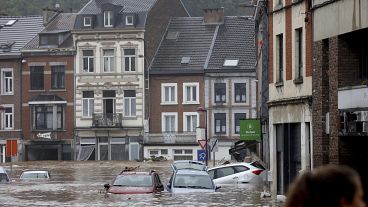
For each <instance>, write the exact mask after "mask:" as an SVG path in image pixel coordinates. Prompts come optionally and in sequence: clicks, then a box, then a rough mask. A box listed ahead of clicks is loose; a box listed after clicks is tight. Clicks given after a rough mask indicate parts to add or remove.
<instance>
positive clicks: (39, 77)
mask: <svg viewBox="0 0 368 207" xmlns="http://www.w3.org/2000/svg"><path fill="white" fill-rule="evenodd" d="M32 69H35V70H36V69H41V70H42V72H41V71H37V72H33V73H32ZM29 70H30V81H29V82H30V90H35V91H36V90H44V89H45V82H44V76H45V66H29ZM32 74H33V75H32ZM33 80H39V81H33ZM34 83H39V84H37V85H36V86H40V87H39V88H37V87H36V86H34ZM41 85H42V86H41ZM35 87H36V88H35Z"/></svg>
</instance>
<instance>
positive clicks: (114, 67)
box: [102, 48, 116, 73]
mask: <svg viewBox="0 0 368 207" xmlns="http://www.w3.org/2000/svg"><path fill="white" fill-rule="evenodd" d="M106 50H112V51H113V52H114V54H113V55H112V56H110V55H106V56H105V54H104V52H105V51H106ZM105 58H108V59H107V60H108V68H109V70H108V71H107V70H106V68H105V61H106V60H105ZM111 61H112V64H111ZM111 66H112V67H113V68H112V69H111ZM115 71H116V52H115V49H113V48H103V49H102V72H103V73H114V72H115Z"/></svg>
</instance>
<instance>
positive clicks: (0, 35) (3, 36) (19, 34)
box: [0, 16, 44, 56]
mask: <svg viewBox="0 0 368 207" xmlns="http://www.w3.org/2000/svg"><path fill="white" fill-rule="evenodd" d="M10 20H16V22H15V23H14V24H13V25H10V26H0V47H1V45H3V46H4V45H9V46H11V47H10V50H9V51H4V50H1V49H0V56H12V55H20V49H21V48H22V47H24V45H26V44H27V43H28V42H29V41H30V40H31V39H32V38H34V36H35V35H37V33H39V32H40V31H41V30H42V29H43V28H44V26H43V18H42V17H41V16H22V17H20V16H14V17H11V16H6V17H3V16H1V17H0V25H5V24H6V23H7V22H9V21H10ZM9 43H10V44H9ZM12 43H13V44H12ZM11 44H12V45H11Z"/></svg>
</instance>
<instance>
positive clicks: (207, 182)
mask: <svg viewBox="0 0 368 207" xmlns="http://www.w3.org/2000/svg"><path fill="white" fill-rule="evenodd" d="M174 187H175V188H198V189H213V184H212V181H211V178H210V176H206V175H176V176H175V181H174Z"/></svg>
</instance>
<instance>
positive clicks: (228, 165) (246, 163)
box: [208, 162, 255, 170]
mask: <svg viewBox="0 0 368 207" xmlns="http://www.w3.org/2000/svg"><path fill="white" fill-rule="evenodd" d="M239 165H242V166H246V167H248V168H255V167H254V166H253V165H251V163H248V162H236V163H230V164H226V165H220V166H216V167H212V168H210V169H208V170H214V169H219V168H224V167H233V166H239Z"/></svg>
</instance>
